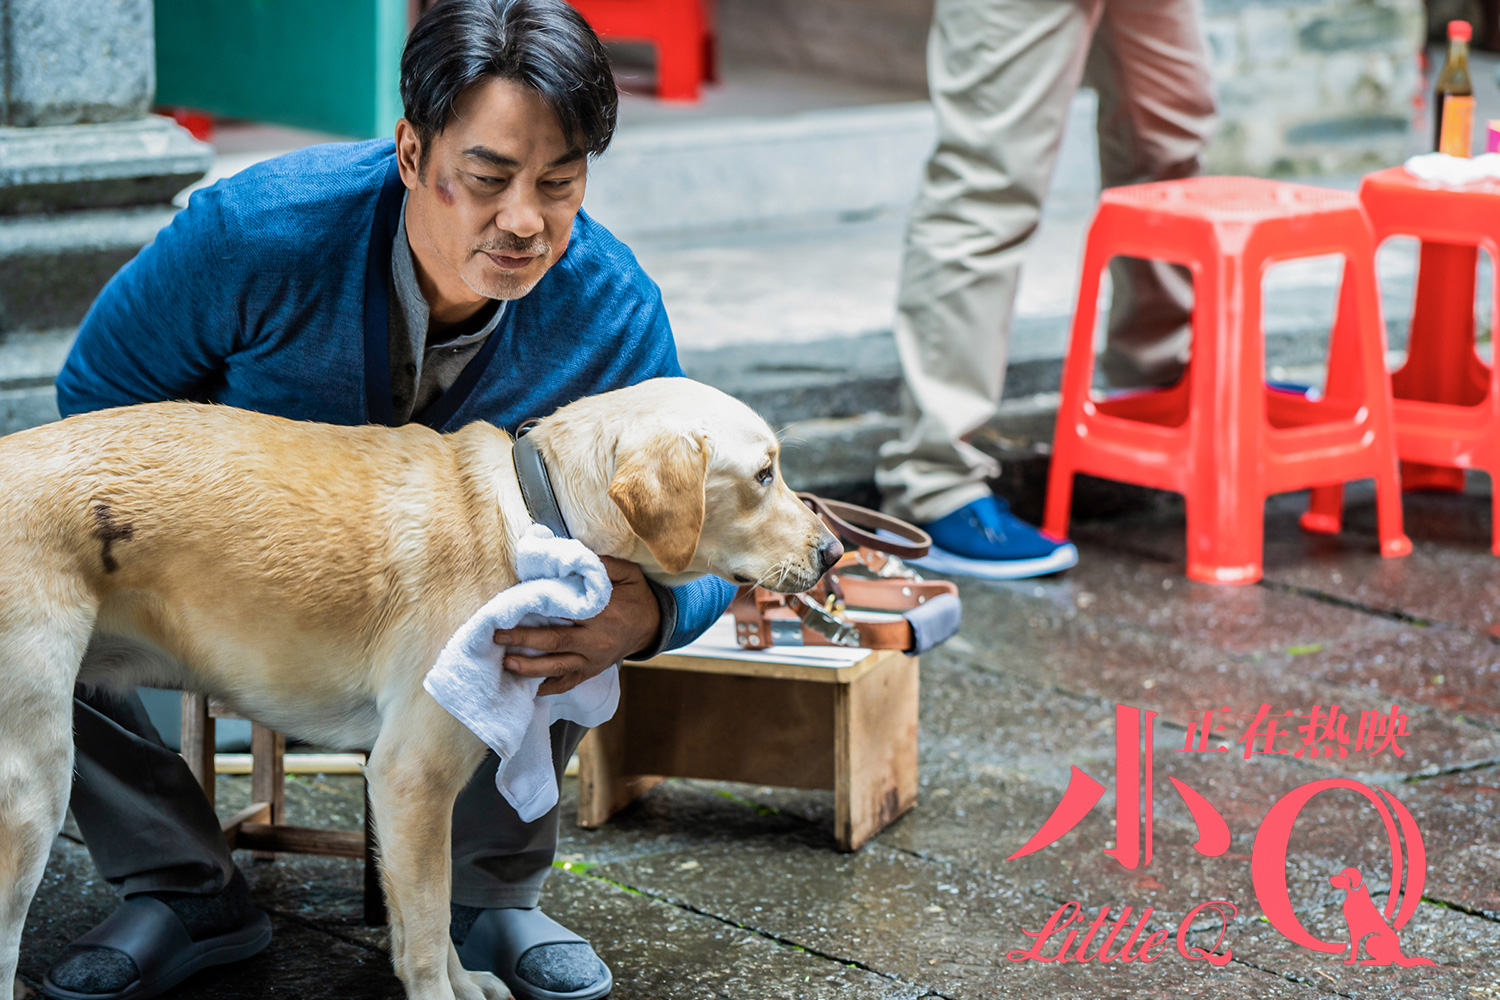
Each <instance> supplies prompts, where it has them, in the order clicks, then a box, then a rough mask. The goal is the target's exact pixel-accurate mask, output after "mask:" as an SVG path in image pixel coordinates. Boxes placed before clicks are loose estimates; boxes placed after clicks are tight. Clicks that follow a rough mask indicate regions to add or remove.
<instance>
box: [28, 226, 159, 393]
mask: <svg viewBox="0 0 1500 1000" xmlns="http://www.w3.org/2000/svg"><path fill="white" fill-rule="evenodd" d="M176 211H177V210H176V209H175V208H173V207H172V206H170V205H167V206H154V207H144V208H122V209H97V210H93V211H83V212H66V213H62V214H58V215H21V216H10V217H0V333H14V332H17V331H24V330H55V329H60V328H64V327H70V326H77V324H78V323H79V322H80V321H81V320H82V319H83V316H84V313H86V312H88V308H89V305H90V304H91V303H92V302H93V300H94V296H96V295H98V294H99V290H100V289H102V288H103V287H104V285H105V283H106V282H108V281H109V279H110V278H111V277H112V276H113V275H114V273H115V272H116V271H118V270H119V269H120V268H121V267H122V266H123V265H124V264H125V263H126V262H127V261H129V260H130V259H131V258H132V257H134V256H135V255H136V253H137V252H139V251H140V249H141V247H143V246H145V245H146V244H148V243H150V242H151V241H152V240H153V239H155V238H156V234H157V233H158V232H159V231H160V230H161V228H162V227H163V226H165V225H166V224H167V223H169V222H171V221H172V216H173V215H174V214H175V213H176ZM0 371H3V369H0Z"/></svg>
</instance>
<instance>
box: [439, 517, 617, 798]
mask: <svg viewBox="0 0 1500 1000" xmlns="http://www.w3.org/2000/svg"><path fill="white" fill-rule="evenodd" d="M516 575H517V576H518V577H519V578H520V582H518V583H517V584H516V585H515V586H513V587H509V588H507V589H506V590H503V591H501V592H500V593H499V594H497V595H496V596H495V597H494V598H492V599H491V600H490V602H489V603H488V604H486V605H485V606H484V607H482V608H480V609H479V611H477V612H476V613H475V614H474V616H473V617H472V618H470V619H469V620H468V621H467V622H465V623H464V624H463V627H462V628H460V629H459V630H458V631H457V632H455V633H454V634H453V637H452V638H451V639H449V640H448V644H447V645H446V646H444V647H443V651H442V652H441V653H440V654H438V658H437V663H435V664H433V667H432V669H431V670H429V671H428V672H427V677H426V678H425V679H424V680H423V681H422V687H423V688H425V689H426V690H427V693H428V694H430V695H432V697H433V698H434V699H436V700H437V703H438V704H439V705H442V706H443V708H445V709H446V710H447V711H448V713H449V714H450V715H452V716H453V717H454V718H455V719H457V720H458V721H459V722H462V723H463V724H464V725H465V726H467V727H468V728H469V729H470V730H472V731H473V733H474V735H476V736H478V737H479V738H480V739H481V740H483V741H484V742H485V744H486V745H487V746H489V748H490V749H491V750H494V751H495V753H496V754H498V755H499V756H500V769H499V770H498V771H496V772H495V787H496V788H498V789H499V790H500V794H501V795H503V796H505V801H507V802H509V803H510V804H511V806H513V807H514V808H515V810H516V813H517V814H518V815H519V816H520V817H521V819H522V820H524V821H525V822H527V823H530V822H533V821H534V820H537V819H540V818H541V817H542V816H545V815H546V814H547V812H548V811H549V810H551V808H552V807H553V806H554V805H556V804H557V779H556V770H555V766H554V763H553V760H552V742H551V739H550V737H549V735H548V732H547V731H548V729H549V728H550V727H551V725H552V723H554V722H556V721H558V720H559V719H567V720H568V721H569V722H576V723H578V724H579V725H580V726H590V727H592V726H597V725H600V724H601V723H604V722H606V721H608V720H609V719H610V718H611V717H612V716H613V715H614V714H615V709H616V708H617V707H618V706H619V704H620V668H619V665H618V664H617V665H615V666H612V667H610V668H609V669H608V670H606V671H604V672H603V673H601V674H598V675H596V676H594V677H590V678H589V679H588V680H586V681H584V682H583V683H582V684H579V685H578V686H577V687H575V688H573V689H572V690H571V691H565V692H563V693H562V694H553V695H545V696H543V697H540V698H538V697H537V694H536V691H537V688H539V687H541V686H542V681H543V680H544V678H541V677H520V676H518V675H516V674H513V673H511V672H509V671H508V670H506V669H505V667H504V659H505V654H506V648H505V647H504V646H501V645H499V644H497V643H496V642H495V636H494V633H495V630H496V629H509V628H515V627H517V626H537V625H571V624H573V623H574V622H578V621H583V620H585V619H589V618H592V617H594V616H595V615H597V614H598V613H599V612H600V611H603V610H604V607H605V605H607V604H608V603H609V596H610V591H611V587H610V582H609V574H608V573H606V572H605V570H604V563H603V562H601V561H600V560H599V557H598V556H597V555H595V554H594V553H593V552H590V551H589V550H588V549H587V548H585V547H584V545H583V543H582V542H579V541H576V540H575V539H572V538H557V537H555V536H554V535H553V534H552V532H551V531H549V530H548V529H547V528H545V527H543V526H542V525H540V524H534V525H532V526H531V527H530V528H528V529H527V530H526V534H525V535H523V536H522V537H521V539H520V540H519V541H518V542H517V544H516ZM516 651H517V652H518V653H527V652H532V651H529V650H522V649H519V648H518V649H517V650H516Z"/></svg>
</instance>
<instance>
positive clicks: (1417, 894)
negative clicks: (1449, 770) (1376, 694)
mask: <svg viewBox="0 0 1500 1000" xmlns="http://www.w3.org/2000/svg"><path fill="white" fill-rule="evenodd" d="M1334 789H1347V790H1348V791H1351V792H1358V793H1359V794H1361V795H1363V796H1364V797H1365V798H1366V799H1367V800H1368V801H1369V802H1370V803H1371V804H1373V805H1374V806H1375V809H1376V811H1377V812H1379V814H1380V818H1381V820H1382V821H1383V822H1384V823H1385V833H1386V839H1387V840H1388V841H1389V843H1390V846H1391V882H1390V893H1389V896H1388V898H1387V900H1386V904H1385V912H1384V914H1383V915H1382V914H1381V913H1380V912H1379V911H1377V910H1376V909H1375V907H1374V904H1373V903H1372V902H1371V900H1370V896H1369V892H1368V890H1367V889H1365V887H1364V885H1363V881H1362V879H1361V877H1360V873H1359V872H1358V870H1356V869H1353V868H1346V869H1344V870H1343V871H1342V872H1340V873H1339V874H1338V875H1336V876H1334V877H1332V878H1330V879H1329V883H1330V884H1331V885H1333V886H1334V887H1335V888H1339V889H1343V890H1344V892H1345V901H1344V919H1345V922H1346V923H1347V924H1348V927H1349V940H1348V941H1347V942H1344V943H1336V942H1332V941H1322V940H1319V939H1318V938H1315V937H1313V936H1312V935H1311V934H1310V933H1308V931H1307V928H1305V927H1303V926H1302V922H1301V921H1299V920H1298V919H1297V915H1296V914H1295V913H1294V912H1292V902H1291V899H1290V897H1289V895H1288V893H1287V884H1286V854H1287V847H1288V844H1289V842H1290V840H1291V836H1292V826H1293V824H1295V823H1296V821H1297V815H1298V814H1299V813H1300V812H1301V811H1302V807H1303V806H1305V805H1307V803H1308V802H1310V801H1311V800H1312V798H1313V797H1314V796H1315V795H1318V794H1319V793H1321V792H1327V791H1332V790H1334ZM1398 822H1399V824H1400V830H1399V832H1398V830H1397V823H1398ZM1402 840H1405V841H1406V854H1407V855H1409V858H1410V862H1411V865H1410V870H1409V874H1407V876H1406V884H1405V889H1404V891H1403V889H1402V875H1403V873H1405V872H1406V869H1405V868H1404V867H1403V865H1402V850H1401V841H1402ZM1250 881H1251V883H1252V884H1253V885H1254V886H1255V898H1256V901H1257V902H1259V903H1260V908H1261V910H1262V911H1263V912H1264V913H1265V915H1266V918H1267V919H1268V920H1270V921H1271V925H1272V926H1273V927H1275V928H1276V929H1277V930H1278V931H1280V932H1281V933H1282V935H1283V936H1285V937H1286V938H1287V940H1289V941H1291V942H1292V943H1293V944H1298V945H1301V946H1302V947H1304V948H1311V949H1312V950H1314V951H1323V952H1329V953H1333V952H1341V951H1345V950H1348V952H1349V958H1348V959H1347V964H1353V963H1354V962H1355V961H1356V960H1357V959H1358V958H1359V954H1360V949H1361V945H1362V944H1363V946H1364V950H1365V952H1366V953H1367V954H1368V955H1369V956H1370V957H1369V958H1367V959H1365V960H1364V961H1363V962H1361V963H1360V964H1362V965H1431V964H1432V961H1431V960H1430V959H1426V958H1412V957H1409V956H1406V955H1402V954H1401V948H1400V939H1399V938H1398V937H1397V935H1396V931H1399V930H1400V929H1401V928H1402V927H1404V926H1406V922H1407V921H1408V920H1410V919H1411V917H1412V914H1413V913H1415V912H1416V910H1417V904H1418V903H1420V902H1421V901H1422V887H1423V885H1424V884H1425V883H1426V881H1427V852H1426V849H1425V848H1424V847H1423V845H1422V832H1421V831H1420V830H1418V829H1417V824H1416V821H1415V820H1413V819H1412V816H1411V813H1410V812H1408V811H1407V809H1406V807H1405V806H1403V805H1402V804H1401V803H1400V802H1399V801H1397V800H1396V798H1395V797H1394V796H1392V795H1391V794H1390V793H1389V792H1387V791H1385V790H1384V789H1378V788H1377V789H1372V788H1370V786H1368V785H1365V784H1362V783H1360V782H1358V781H1351V780H1350V779H1348V778H1325V779H1324V780H1322V781H1314V782H1311V783H1309V784H1306V785H1303V786H1302V787H1300V788H1298V789H1296V790H1294V791H1293V792H1292V793H1291V794H1289V795H1287V796H1285V797H1283V798H1282V799H1281V800H1280V801H1278V802H1277V803H1276V804H1275V805H1274V806H1272V807H1271V809H1270V811H1269V812H1267V813H1266V818H1265V819H1263V820H1262V821H1261V824H1260V829H1259V830H1257V831H1256V833H1255V846H1254V848H1252V850H1251V855H1250ZM1398 903H1399V908H1398Z"/></svg>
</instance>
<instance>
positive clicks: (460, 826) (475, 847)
mask: <svg viewBox="0 0 1500 1000" xmlns="http://www.w3.org/2000/svg"><path fill="white" fill-rule="evenodd" d="M586 732H588V730H587V729H585V728H584V727H583V726H579V725H575V724H574V723H571V722H556V723H553V725H552V729H551V732H550V735H551V738H552V762H553V764H554V765H555V767H556V773H557V781H558V784H559V786H561V783H562V778H563V770H564V769H565V768H566V767H567V764H568V760H569V758H571V757H572V756H573V752H574V751H575V750H577V749H578V744H579V742H580V741H581V740H582V739H583V736H584V734H585V733H586ZM499 763H500V761H499V758H498V757H496V756H495V755H494V754H493V753H492V754H490V755H489V756H487V757H486V758H485V761H484V763H483V764H482V765H480V768H479V770H478V772H476V773H475V775H474V777H473V778H472V779H470V781H469V783H468V785H467V786H465V787H464V790H463V791H462V792H461V793H459V796H458V801H457V802H456V803H455V804H454V807H453V923H452V926H451V933H452V936H453V941H454V943H455V944H456V945H457V946H459V948H460V953H461V955H462V956H463V958H464V960H465V965H466V967H467V966H468V963H469V962H471V961H473V960H475V958H476V955H477V954H478V953H480V952H485V953H486V954H484V955H483V957H482V958H480V959H479V960H480V961H481V962H483V963H485V968H486V969H487V971H491V972H495V973H496V974H499V975H501V976H502V978H505V970H506V969H507V968H508V967H513V968H514V969H515V972H516V974H517V975H519V976H520V977H521V978H522V979H523V980H525V983H523V984H518V983H516V982H513V981H512V982H509V983H508V985H510V987H511V989H512V990H513V991H515V992H517V994H518V995H519V996H522V997H525V996H526V993H525V992H524V990H525V988H526V986H528V985H529V986H533V987H538V988H540V989H542V990H545V991H549V992H550V993H565V994H573V993H578V992H580V991H584V990H589V988H590V987H594V989H593V990H589V993H588V994H587V995H601V996H602V995H603V994H604V993H605V992H608V989H609V987H610V985H611V982H612V981H611V979H610V974H609V970H608V968H606V967H605V965H604V963H603V962H601V961H600V960H599V957H598V956H597V955H595V954H594V950H593V949H592V948H591V947H589V945H588V944H587V943H586V942H584V941H583V940H582V939H581V938H577V937H576V935H572V933H571V932H568V931H566V930H565V929H563V928H561V927H558V926H557V925H556V924H554V923H552V921H550V920H548V918H547V917H546V916H545V915H543V914H542V913H541V912H540V910H538V909H536V908H537V906H538V903H539V901H540V897H541V891H542V885H543V883H544V882H546V880H547V876H548V874H549V873H551V871H552V860H553V858H554V857H556V855H557V832H558V823H559V822H560V820H561V815H562V804H561V803H560V802H559V803H558V804H557V805H555V806H553V807H552V810H551V811H550V812H549V813H547V815H545V816H543V817H542V818H541V819H538V820H536V821H534V822H531V823H526V822H523V821H522V820H521V817H519V816H518V815H516V811H515V810H514V809H513V808H511V805H510V803H508V802H506V801H505V799H504V798H503V797H502V796H501V795H500V792H499V790H497V789H496V787H495V770H496V768H497V767H498V766H499ZM522 911H534V912H531V913H523V912H522ZM471 935H476V936H479V937H481V938H482V939H483V940H484V941H485V942H486V943H487V946H486V947H485V948H476V947H474V946H473V942H469V943H470V945H471V946H470V947H468V948H465V947H464V944H465V942H466V940H467V939H468V938H469V937H470V936H471ZM517 935H520V936H521V938H522V939H521V940H516V936H517ZM568 939H571V940H568ZM532 940H535V941H547V940H552V941H558V940H563V941H566V943H542V944H537V945H536V946H530V941H532ZM501 952H509V954H508V955H504V954H500V953H501Z"/></svg>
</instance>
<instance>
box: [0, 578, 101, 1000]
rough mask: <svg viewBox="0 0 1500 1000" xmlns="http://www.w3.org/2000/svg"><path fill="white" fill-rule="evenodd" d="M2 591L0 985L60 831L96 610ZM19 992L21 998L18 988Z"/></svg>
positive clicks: (11, 978) (10, 970)
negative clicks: (80, 682)
mask: <svg viewBox="0 0 1500 1000" xmlns="http://www.w3.org/2000/svg"><path fill="white" fill-rule="evenodd" d="M12 596H13V595H11V594H9V593H7V592H6V588H3V587H0V984H4V983H7V982H12V983H14V982H16V980H15V975H16V962H17V958H18V956H19V953H20V948H21V931H22V929H23V928H24V927H25V924H26V911H27V908H28V907H29V906H30V905H31V897H32V895H33V894H34V893H35V892H36V887H37V885H38V884H39V883H40V882H41V880H42V871H43V869H44V868H45V867H46V864H47V854H48V852H49V851H50V850H51V848H52V841H53V838H54V837H56V836H57V832H58V830H60V829H62V822H63V814H64V813H65V812H66V810H67V807H68V789H69V786H70V784H71V782H72V779H73V681H74V678H75V677H76V676H77V674H78V665H79V663H80V662H81V661H82V659H83V651H84V649H85V648H86V647H87V645H88V637H89V631H90V630H91V628H92V627H93V618H94V614H93V612H94V608H93V606H92V604H91V603H90V602H86V601H84V600H79V601H77V602H75V603H74V604H73V605H72V606H71V607H70V608H68V609H66V610H64V609H62V608H60V607H59V606H57V605H53V606H52V607H51V608H50V609H48V610H45V611H44V610H42V609H39V608H37V607H36V605H37V603H38V596H37V595H36V594H35V593H33V594H31V595H29V596H28V602H27V603H29V604H30V607H25V605H24V604H23V602H20V601H12V600H10V599H9V598H11V597H12ZM17 995H20V991H19V989H18V990H17Z"/></svg>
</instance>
